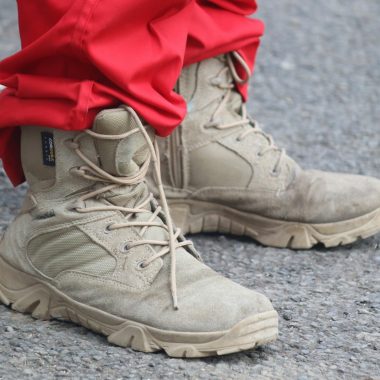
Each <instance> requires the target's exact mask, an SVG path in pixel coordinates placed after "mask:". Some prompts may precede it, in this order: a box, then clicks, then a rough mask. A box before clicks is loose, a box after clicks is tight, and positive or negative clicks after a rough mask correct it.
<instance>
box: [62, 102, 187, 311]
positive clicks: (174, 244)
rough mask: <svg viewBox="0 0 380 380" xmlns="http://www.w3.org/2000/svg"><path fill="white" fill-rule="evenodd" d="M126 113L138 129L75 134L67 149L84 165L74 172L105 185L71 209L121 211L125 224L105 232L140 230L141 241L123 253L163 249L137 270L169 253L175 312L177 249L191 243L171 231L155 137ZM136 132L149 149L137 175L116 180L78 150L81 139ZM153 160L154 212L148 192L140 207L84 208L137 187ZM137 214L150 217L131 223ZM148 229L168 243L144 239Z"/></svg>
mask: <svg viewBox="0 0 380 380" xmlns="http://www.w3.org/2000/svg"><path fill="white" fill-rule="evenodd" d="M125 108H126V109H127V111H129V112H130V113H131V115H132V116H133V118H134V120H135V121H136V124H137V128H135V129H133V130H131V131H128V132H126V133H123V134H119V135H103V134H100V133H96V132H94V131H92V130H85V131H84V132H83V133H80V134H78V135H77V136H76V137H75V138H74V139H73V140H72V141H70V142H69V146H70V147H71V148H72V149H73V150H74V151H75V153H76V154H77V155H78V156H79V157H80V158H81V159H82V160H83V161H84V163H85V164H86V165H83V166H80V167H78V168H75V169H74V170H75V173H76V174H77V175H79V176H81V177H83V178H85V179H88V180H91V181H96V182H100V183H104V184H105V186H104V187H102V188H100V189H97V190H94V191H89V192H88V193H86V194H84V195H83V196H81V197H79V198H78V200H77V204H76V206H75V207H74V209H75V210H76V211H77V212H80V213H89V212H99V211H100V212H101V211H121V212H123V213H124V214H125V219H126V222H125V223H112V224H110V225H109V226H108V227H107V230H108V231H112V230H117V229H123V228H130V227H135V228H140V230H139V232H138V233H139V235H140V237H141V240H139V241H136V242H127V243H126V245H125V250H129V249H131V248H133V247H137V246H142V245H146V244H148V245H154V246H162V248H161V250H159V251H158V252H157V253H156V254H154V255H153V256H151V257H150V258H149V259H146V260H144V261H143V262H141V263H140V267H142V268H145V267H147V266H148V265H149V264H150V263H152V262H153V261H154V260H157V259H158V258H160V257H163V256H165V255H167V254H170V258H171V260H170V283H171V295H172V300H173V307H174V309H178V297H177V279H176V249H178V248H180V247H186V246H192V245H193V243H192V242H191V241H190V240H184V241H179V240H178V237H179V236H180V234H181V230H180V229H179V228H176V229H175V230H174V227H173V222H172V219H171V216H170V212H169V206H168V202H167V200H166V196H165V192H164V187H163V184H162V179H161V168H160V153H159V149H158V144H157V141H156V139H155V138H154V142H153V143H152V141H151V139H150V137H149V135H148V133H147V131H146V130H145V127H144V126H143V124H142V123H141V121H140V118H139V117H138V116H137V114H136V112H135V111H134V110H133V109H132V108H130V107H125ZM135 133H142V135H143V136H144V138H145V140H146V142H147V144H148V148H149V157H148V159H147V160H146V161H145V162H144V164H143V165H142V166H141V167H140V169H139V170H138V172H137V173H136V174H134V175H132V176H128V177H117V176H114V175H111V174H109V173H107V172H106V171H104V170H103V169H102V168H100V167H99V166H98V165H96V164H94V163H93V162H92V161H91V160H90V159H89V158H88V157H86V155H85V154H83V152H82V151H81V149H80V148H81V146H80V140H81V139H82V138H83V137H84V136H86V135H90V136H91V137H92V138H94V139H99V140H121V139H125V138H128V137H129V136H131V135H133V134H135ZM151 161H153V165H154V174H155V177H156V178H155V180H156V184H157V187H158V190H159V195H160V200H161V205H162V207H161V206H157V208H156V209H155V210H154V212H152V211H150V210H148V209H145V207H146V206H147V205H148V204H149V203H150V202H151V201H152V200H153V194H152V193H150V194H149V195H148V196H147V197H146V199H143V200H142V201H141V202H140V203H139V204H137V205H135V206H134V207H122V206H116V205H112V204H106V205H104V206H96V207H86V205H85V201H86V200H89V199H93V198H97V197H98V196H99V195H101V194H104V193H107V192H109V191H111V190H114V189H117V188H118V187H120V186H125V185H129V186H133V185H138V184H139V183H141V182H143V181H144V179H145V176H146V174H147V171H148V168H149V164H150V162H151ZM162 212H163V214H164V216H165V223H164V221H163V220H161V221H155V219H156V218H157V217H159V215H160V213H162ZM139 213H149V214H151V216H150V218H149V219H148V220H147V221H133V220H130V219H131V217H132V216H133V215H135V214H139ZM150 227H159V228H163V229H164V230H165V231H166V232H167V236H168V240H151V239H144V234H145V233H146V231H147V230H148V228H150Z"/></svg>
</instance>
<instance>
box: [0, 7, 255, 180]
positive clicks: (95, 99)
mask: <svg viewBox="0 0 380 380" xmlns="http://www.w3.org/2000/svg"><path fill="white" fill-rule="evenodd" d="M18 5H19V23H20V35H21V39H22V46H23V49H22V50H21V51H20V52H18V53H17V54H15V55H13V56H11V57H9V58H7V59H5V60H4V61H2V62H0V83H2V84H4V85H5V86H7V89H6V90H5V91H3V93H2V94H1V95H0V158H1V159H2V160H3V163H4V167H5V169H6V171H7V174H8V175H9V177H10V178H11V180H12V182H13V183H14V184H17V183H20V182H21V181H22V179H23V175H22V169H21V165H20V159H19V134H18V128H15V127H17V126H19V125H33V124H35V125H43V126H48V127H53V128H61V129H69V130H71V129H83V128H88V127H90V126H91V123H92V121H93V119H94V117H95V115H96V113H97V112H98V111H99V110H101V109H102V108H106V107H111V106H115V105H118V104H120V103H126V104H129V105H130V106H132V107H134V108H135V109H136V111H137V112H138V113H139V114H140V115H141V116H142V117H143V118H144V119H146V120H147V121H148V122H149V123H150V124H151V125H152V126H153V127H155V128H156V130H157V132H158V133H159V134H161V135H168V134H169V133H170V132H171V131H172V130H173V128H175V127H176V126H177V125H178V124H179V123H180V122H181V120H182V118H183V117H184V115H185V112H186V105H185V103H184V101H183V99H182V98H181V97H180V96H179V95H177V94H176V93H174V91H173V87H174V84H175V82H176V80H177V78H178V76H179V74H180V72H181V69H182V67H183V65H184V63H186V64H189V63H192V62H195V61H197V60H201V59H204V58H208V57H211V56H213V55H216V54H219V53H223V52H227V51H230V50H235V49H242V50H244V49H246V50H247V54H246V55H245V57H246V58H247V57H253V56H254V52H255V50H256V47H257V43H258V37H259V35H260V34H261V33H262V25H261V23H259V22H256V21H252V20H248V19H247V18H246V17H245V15H246V14H248V13H249V12H251V11H253V10H254V9H255V3H254V1H252V0H240V1H234V2H233V1H227V0H212V1H196V0H165V1H157V2H154V1H148V0H129V1H127V2H126V1H125V0H107V1H100V0H33V1H30V0H18ZM249 49H251V51H249V52H248V50H249ZM251 61H252V62H253V60H252V59H251ZM252 62H251V63H252Z"/></svg>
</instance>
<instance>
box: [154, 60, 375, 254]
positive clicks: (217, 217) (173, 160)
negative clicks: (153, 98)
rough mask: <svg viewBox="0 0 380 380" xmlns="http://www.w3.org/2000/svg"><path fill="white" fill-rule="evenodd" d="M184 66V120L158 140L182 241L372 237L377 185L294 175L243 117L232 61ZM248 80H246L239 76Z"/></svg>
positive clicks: (282, 243)
mask: <svg viewBox="0 0 380 380" xmlns="http://www.w3.org/2000/svg"><path fill="white" fill-rule="evenodd" d="M232 57H233V56H232V55H227V56H220V57H217V58H213V59H209V60H205V61H203V62H200V63H197V64H194V65H191V66H189V67H187V68H185V69H184V70H183V72H182V75H181V77H180V79H179V81H178V91H179V93H180V94H181V95H182V96H183V97H184V98H185V99H186V101H187V102H188V115H187V117H186V119H185V120H184V122H183V123H182V125H181V126H180V127H178V128H177V129H176V130H175V131H174V133H173V134H172V135H171V136H170V138H169V139H166V140H162V141H161V142H160V144H161V147H162V149H161V151H162V152H165V154H164V155H162V165H161V166H162V173H163V174H164V178H163V180H164V185H165V189H166V193H167V196H168V200H169V203H170V206H171V210H172V215H173V218H174V220H175V222H176V224H177V225H178V226H179V227H181V228H182V230H183V231H184V232H185V233H188V232H191V233H196V232H222V233H232V234H235V235H247V236H250V237H252V238H253V239H255V240H257V241H259V242H261V243H263V244H265V245H269V246H275V247H290V248H300V249H301V248H310V247H312V246H313V245H315V244H317V243H323V244H324V245H325V246H326V247H332V246H337V245H340V244H348V243H352V242H353V241H355V240H357V239H358V238H366V237H368V236H371V235H373V234H375V233H377V232H379V231H380V181H379V180H377V179H374V178H369V177H364V176H355V175H344V174H338V173H324V172H321V171H314V170H313V171H310V170H302V169H301V168H300V166H299V165H297V163H295V162H294V161H293V160H292V159H291V158H289V157H288V156H287V155H286V153H285V152H284V150H282V149H280V148H278V147H277V146H276V145H275V144H274V143H273V140H272V138H271V137H270V136H268V135H267V134H265V133H264V132H263V131H262V130H260V128H259V127H258V125H257V123H256V122H255V121H253V120H251V119H250V118H249V117H248V116H247V111H246V107H245V104H243V103H242V98H241V96H240V94H239V93H238V92H237V91H236V90H235V84H234V82H236V81H242V79H241V78H239V77H238V75H237V73H236V71H235V69H234V64H233V61H232V59H235V58H237V59H238V60H240V61H241V62H240V64H242V65H243V67H244V62H243V61H242V60H241V58H240V57H239V56H238V55H236V54H235V55H234V58H232ZM248 77H249V76H248Z"/></svg>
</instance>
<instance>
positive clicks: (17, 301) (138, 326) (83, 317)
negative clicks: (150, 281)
mask: <svg viewBox="0 0 380 380" xmlns="http://www.w3.org/2000/svg"><path fill="white" fill-rule="evenodd" d="M0 303H3V304H5V305H8V306H10V307H11V308H12V309H13V310H16V311H19V312H22V313H28V314H31V315H32V316H33V317H34V318H36V319H42V320H49V319H52V318H55V319H59V320H65V321H71V322H74V323H76V324H79V325H81V326H84V327H86V328H88V329H90V330H92V331H95V332H97V333H100V334H102V335H105V336H106V337H107V339H108V341H109V342H110V343H113V344H115V345H118V346H121V347H130V348H132V349H133V350H136V351H142V352H155V351H162V350H163V351H165V352H166V353H167V354H168V355H169V356H172V357H181V358H197V357H206V356H215V355H225V354H231V353H234V352H239V351H244V350H249V349H252V348H255V347H257V346H260V345H263V344H266V343H269V342H272V341H274V340H275V339H276V338H277V336H278V314H277V312H276V311H274V310H273V311H268V312H264V313H260V314H256V315H253V316H251V317H248V318H246V319H244V320H242V321H241V322H239V323H237V324H236V325H235V326H233V327H232V328H231V329H230V330H226V331H215V332H180V331H168V330H161V329H157V328H154V327H151V326H148V325H145V324H143V323H139V322H136V321H131V320H126V319H123V318H120V317H117V316H114V315H111V314H108V313H106V312H104V311H102V310H99V309H97V308H94V307H92V306H88V305H85V304H82V303H79V302H77V301H75V300H73V299H72V298H70V297H68V296H66V295H65V294H64V293H62V292H60V291H59V290H58V289H57V288H55V287H54V286H52V285H50V284H49V283H46V282H44V281H43V280H41V279H38V278H36V277H34V276H31V275H29V274H26V273H24V272H21V271H19V270H17V269H15V268H14V267H12V266H10V265H9V264H8V263H6V262H5V261H4V260H3V259H2V258H0ZM213 317H217V316H213Z"/></svg>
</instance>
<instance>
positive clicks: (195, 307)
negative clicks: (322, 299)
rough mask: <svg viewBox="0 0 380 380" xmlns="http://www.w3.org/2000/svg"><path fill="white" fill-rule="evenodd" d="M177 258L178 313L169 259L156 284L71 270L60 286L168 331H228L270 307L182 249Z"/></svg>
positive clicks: (92, 302)
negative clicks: (139, 285)
mask: <svg viewBox="0 0 380 380" xmlns="http://www.w3.org/2000/svg"><path fill="white" fill-rule="evenodd" d="M177 259H178V262H177V264H178V275H179V277H178V297H179V300H180V307H179V310H176V311H173V307H172V303H171V298H170V295H169V286H170V285H169V262H168V261H169V258H168V257H167V258H165V259H164V264H163V268H162V270H161V271H160V273H159V274H158V276H157V278H156V280H155V281H154V288H149V289H146V290H140V291H138V290H135V289H131V288H128V287H126V286H125V285H124V284H122V283H119V282H117V281H115V280H114V279H110V278H99V277H98V278H96V277H94V276H89V275H80V274H78V273H74V272H66V273H62V274H61V275H60V276H59V277H58V287H59V289H60V290H62V291H63V292H64V293H66V294H68V295H69V296H71V297H73V298H74V299H77V300H80V302H85V303H86V304H88V305H92V306H94V307H97V308H99V309H102V310H104V311H107V312H110V313H112V314H114V315H117V316H120V317H124V318H125V317H128V318H130V319H132V320H136V321H140V322H142V323H145V324H148V325H150V326H153V327H156V328H161V329H166V330H172V331H187V332H197V331H198V332H212V331H221V330H227V329H230V328H231V327H232V326H234V325H235V324H236V323H238V322H239V321H241V320H242V318H245V317H248V316H250V315H254V314H257V313H261V312H265V311H270V310H273V308H272V306H271V304H270V302H269V300H268V299H267V298H266V297H264V296H263V295H261V294H259V293H256V292H254V291H251V290H249V289H246V288H244V287H242V286H240V285H237V284H234V283H233V282H231V281H230V280H228V279H226V278H223V277H222V276H220V275H219V274H217V273H215V272H214V271H212V270H211V269H209V268H208V267H206V266H205V265H204V264H202V263H200V262H199V261H196V260H195V259H194V258H193V257H192V256H190V255H189V254H187V253H185V252H181V253H179V254H178V255H177ZM83 283H86V284H88V286H83V285H81V284H83Z"/></svg>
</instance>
